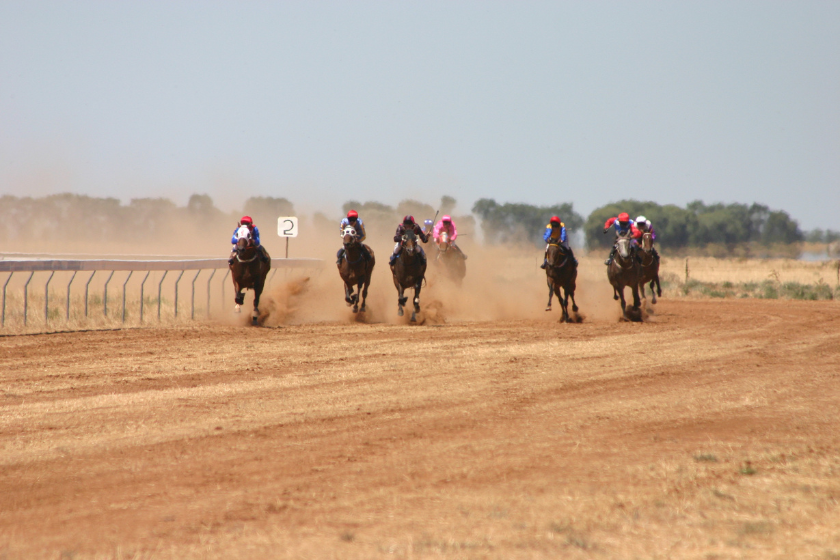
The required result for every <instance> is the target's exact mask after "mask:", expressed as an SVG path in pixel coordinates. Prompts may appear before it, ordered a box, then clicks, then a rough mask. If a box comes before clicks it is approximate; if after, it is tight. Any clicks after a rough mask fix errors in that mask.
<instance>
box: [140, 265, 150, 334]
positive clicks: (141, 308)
mask: <svg viewBox="0 0 840 560" xmlns="http://www.w3.org/2000/svg"><path fill="white" fill-rule="evenodd" d="M151 273H152V271H151V270H147V271H146V276H144V277H143V281H142V282H141V283H140V324H141V325H142V324H143V286H145V285H146V280H148V278H149V274H151Z"/></svg>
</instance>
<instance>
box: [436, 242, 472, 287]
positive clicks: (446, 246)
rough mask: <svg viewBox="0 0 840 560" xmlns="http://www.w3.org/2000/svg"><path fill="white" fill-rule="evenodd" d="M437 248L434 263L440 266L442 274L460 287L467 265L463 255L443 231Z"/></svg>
mask: <svg viewBox="0 0 840 560" xmlns="http://www.w3.org/2000/svg"><path fill="white" fill-rule="evenodd" d="M437 248H438V254H437V257H436V258H435V262H436V263H438V264H440V265H441V267H442V268H443V272H444V273H445V274H446V276H447V277H448V278H449V279H450V280H452V281H453V282H455V283H456V284H457V285H459V286H460V285H461V282H463V280H464V276H466V275H467V263H466V259H464V254H463V253H462V252H461V251H460V249H458V247H455V246H454V245H453V244H452V242H451V241H450V240H449V232H447V231H444V232H442V233H441V234H440V243H438V245H437Z"/></svg>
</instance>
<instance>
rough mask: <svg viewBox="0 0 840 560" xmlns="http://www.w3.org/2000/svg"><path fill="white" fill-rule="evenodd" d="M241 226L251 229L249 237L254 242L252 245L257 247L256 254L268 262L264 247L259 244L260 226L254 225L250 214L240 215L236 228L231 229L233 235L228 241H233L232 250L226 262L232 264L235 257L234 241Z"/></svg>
mask: <svg viewBox="0 0 840 560" xmlns="http://www.w3.org/2000/svg"><path fill="white" fill-rule="evenodd" d="M242 226H246V227H247V228H248V229H249V230H250V231H251V239H252V240H253V242H254V246H255V247H256V248H257V255H258V256H259V259H260V260H261V261H262V262H268V253H266V251H265V247H263V246H262V245H261V244H260V228H258V227H257V226H255V225H254V220H252V219H251V216H242V218H240V220H239V223H238V224H236V229H234V230H233V237H232V238H231V240H230V242H231V243H233V246H234V247H233V250H232V251H231V252H230V258H229V259H228V262H229V263H230V264H233V259H234V258H235V257H236V241H237V235H236V232H237V231H239V228H240V227H242Z"/></svg>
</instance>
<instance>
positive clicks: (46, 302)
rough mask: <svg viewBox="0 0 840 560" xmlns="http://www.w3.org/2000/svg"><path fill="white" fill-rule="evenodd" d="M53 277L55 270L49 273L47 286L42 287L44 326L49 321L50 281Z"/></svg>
mask: <svg viewBox="0 0 840 560" xmlns="http://www.w3.org/2000/svg"><path fill="white" fill-rule="evenodd" d="M54 275H55V270H53V271H51V272H50V277H49V278H47V285H46V286H44V325H46V324H47V323H48V322H49V321H50V281H51V280H52V277H53V276H54Z"/></svg>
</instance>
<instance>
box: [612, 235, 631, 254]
mask: <svg viewBox="0 0 840 560" xmlns="http://www.w3.org/2000/svg"><path fill="white" fill-rule="evenodd" d="M615 246H616V248H617V249H618V254H619V256H620V257H621V258H622V259H628V258H630V255H631V254H632V252H633V246H632V245H631V239H630V236H629V235H619V236H618V239H617V240H616V242H615Z"/></svg>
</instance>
